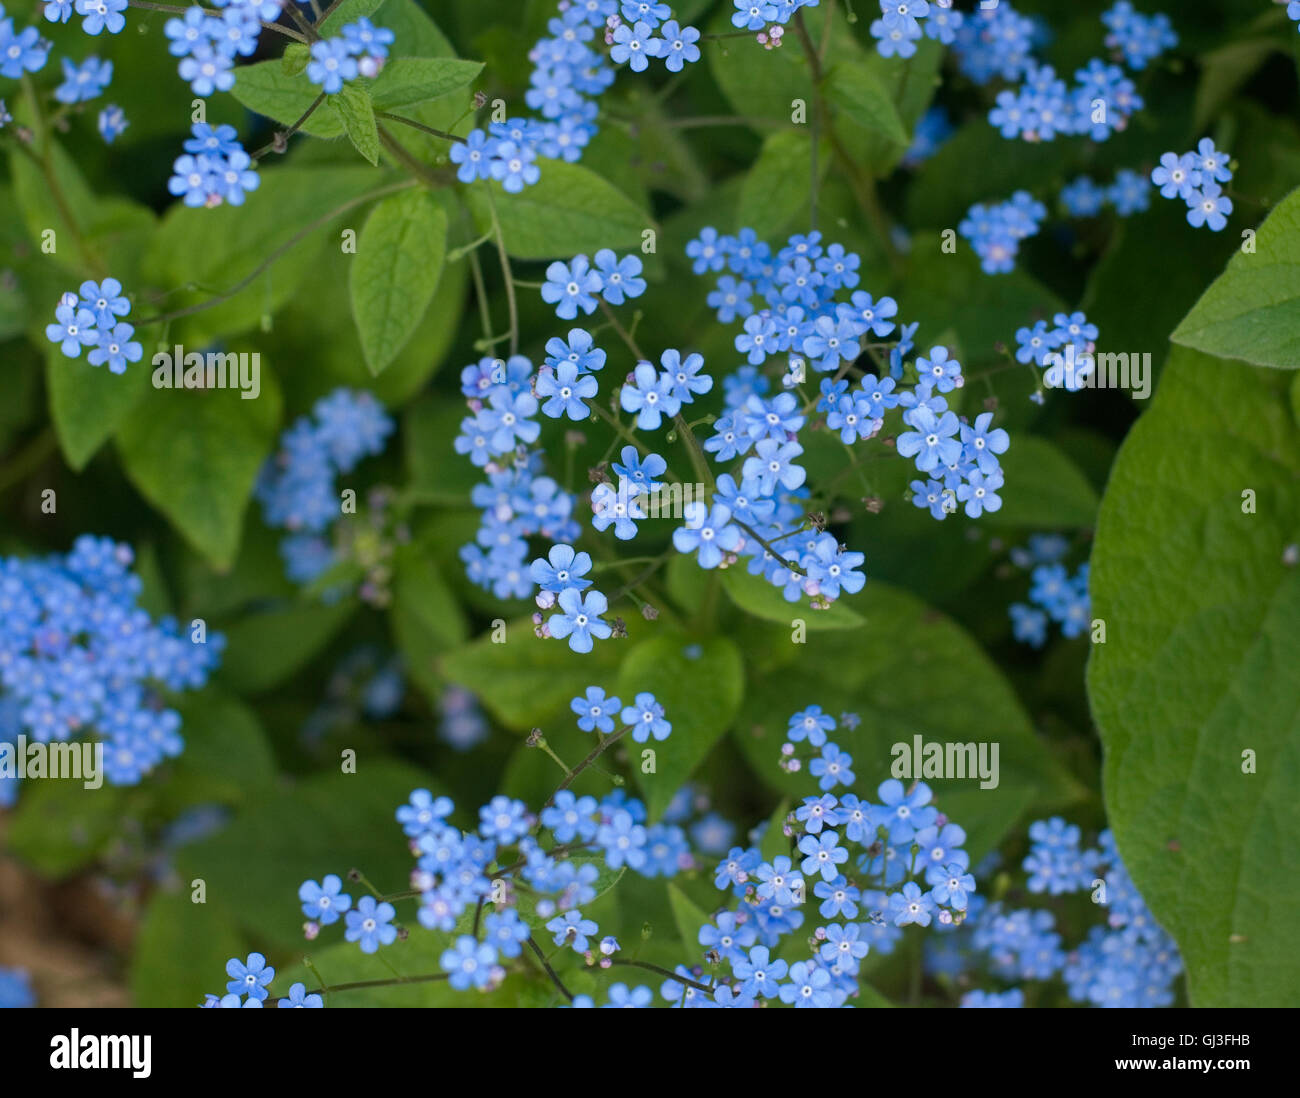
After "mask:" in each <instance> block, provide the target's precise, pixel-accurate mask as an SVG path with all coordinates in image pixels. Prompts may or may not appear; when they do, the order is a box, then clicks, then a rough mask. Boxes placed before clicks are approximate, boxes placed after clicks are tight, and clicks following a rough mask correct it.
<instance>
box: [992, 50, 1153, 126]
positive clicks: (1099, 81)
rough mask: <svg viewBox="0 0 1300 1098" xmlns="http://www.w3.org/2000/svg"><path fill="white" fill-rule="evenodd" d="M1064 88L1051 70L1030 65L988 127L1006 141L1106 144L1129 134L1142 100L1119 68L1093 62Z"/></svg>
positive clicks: (1003, 93)
mask: <svg viewBox="0 0 1300 1098" xmlns="http://www.w3.org/2000/svg"><path fill="white" fill-rule="evenodd" d="M1074 79H1075V81H1076V82H1075V84H1074V85H1073V86H1070V85H1067V84H1066V82H1065V81H1064V80H1062V79H1060V78H1059V77H1058V76H1057V75H1056V70H1055V69H1053V68H1052V66H1051V65H1039V64H1037V63H1036V62H1030V63H1029V65H1028V66H1027V68H1026V71H1025V79H1024V83H1022V84H1021V85H1020V87H1019V88H1017V89H1014V90H1012V89H1008V90H1006V91H1001V92H999V93H998V96H997V105H996V106H995V107H994V108H993V109H992V110H991V111H990V112H989V122H990V123H991V124H992V125H993V126H996V127H997V129H998V131H999V132H1000V133H1001V134H1002V136H1003V137H1006V138H1017V137H1019V138H1023V139H1024V140H1025V141H1051V140H1053V139H1055V138H1056V137H1057V135H1058V134H1059V135H1062V136H1070V135H1078V136H1085V135H1086V136H1088V137H1090V138H1092V140H1093V141H1105V140H1106V139H1107V138H1108V137H1110V135H1111V134H1112V133H1119V132H1121V131H1123V130H1124V129H1126V128H1127V126H1128V120H1129V118H1130V117H1131V116H1132V114H1133V112H1134V111H1138V110H1141V109H1142V106H1143V100H1142V97H1141V96H1140V95H1138V94H1137V89H1136V87H1135V86H1134V84H1133V81H1132V80H1130V79H1128V77H1126V76H1125V75H1124V72H1123V70H1122V69H1120V68H1119V66H1118V65H1110V64H1107V63H1106V62H1105V61H1102V60H1100V59H1098V58H1095V57H1094V58H1093V59H1092V60H1091V61H1089V62H1088V64H1087V66H1086V67H1084V68H1081V69H1079V70H1077V71H1076V72H1075V74H1074Z"/></svg>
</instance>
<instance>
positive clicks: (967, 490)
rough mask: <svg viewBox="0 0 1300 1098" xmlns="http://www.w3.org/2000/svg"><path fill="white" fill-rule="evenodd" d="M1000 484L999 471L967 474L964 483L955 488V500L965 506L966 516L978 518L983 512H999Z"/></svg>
mask: <svg viewBox="0 0 1300 1098" xmlns="http://www.w3.org/2000/svg"><path fill="white" fill-rule="evenodd" d="M1002 482H1003V480H1002V470H1000V469H994V470H993V472H991V473H987V474H986V473H981V472H978V471H975V470H973V471H971V472H970V473H968V474H967V475H966V483H965V484H960V485H958V486H957V498H958V499H959V500H960V501H961V502H962V503H964V504H965V505H966V516H967V517H968V518H979V517H980V515H982V514H983V513H984V512H985V511H988V512H989V513H992V512H994V511H1000V510H1001V509H1002V498H1001V497H1000V496H999V495H998V494H997V493H998V489H999V488H1001V487H1002Z"/></svg>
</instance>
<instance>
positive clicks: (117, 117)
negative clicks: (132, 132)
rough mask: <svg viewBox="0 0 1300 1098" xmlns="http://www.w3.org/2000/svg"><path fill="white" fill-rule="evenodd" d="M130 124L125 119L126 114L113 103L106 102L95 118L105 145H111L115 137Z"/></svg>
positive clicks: (119, 135) (120, 134)
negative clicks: (106, 104)
mask: <svg viewBox="0 0 1300 1098" xmlns="http://www.w3.org/2000/svg"><path fill="white" fill-rule="evenodd" d="M130 124H131V123H130V122H128V121H127V119H126V115H125V114H124V113H123V112H122V108H121V107H119V106H117V105H116V104H114V103H110V104H108V106H106V107H105V108H104V109H103V110H102V111H100V112H99V117H98V118H97V119H96V120H95V126H96V128H97V129H98V130H99V136H100V137H102V138H103V139H104V144H106V145H111V144H112V143H113V142H114V141H115V140H117V138H119V137H121V136H122V134H123V133H124V132H125V130H126V128H127V126H129V125H130Z"/></svg>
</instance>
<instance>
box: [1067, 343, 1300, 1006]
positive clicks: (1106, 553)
mask: <svg viewBox="0 0 1300 1098" xmlns="http://www.w3.org/2000/svg"><path fill="white" fill-rule="evenodd" d="M1284 381H1289V379H1284V378H1282V377H1278V376H1276V375H1270V374H1269V373H1267V372H1266V371H1262V370H1257V369H1253V368H1250V367H1246V366H1241V365H1235V364H1232V363H1228V362H1223V361H1221V360H1217V359H1213V358H1209V357H1207V356H1204V355H1199V354H1196V353H1193V352H1189V351H1186V350H1176V351H1175V352H1174V354H1172V355H1171V356H1170V359H1169V363H1168V365H1167V366H1166V368H1165V373H1164V376H1163V378H1162V379H1161V382H1160V388H1159V390H1158V392H1157V393H1156V397H1155V399H1154V401H1153V402H1152V405H1151V407H1150V409H1149V410H1148V411H1147V412H1146V413H1145V414H1144V415H1143V416H1142V418H1141V419H1140V420H1138V422H1137V424H1136V426H1135V427H1134V428H1133V431H1132V433H1131V434H1130V435H1129V437H1128V439H1127V441H1126V442H1125V443H1124V445H1123V447H1122V448H1121V450H1120V453H1119V456H1118V458H1117V459H1116V462H1115V467H1114V471H1113V473H1112V475H1111V479H1110V483H1109V486H1108V488H1107V491H1106V495H1105V497H1104V498H1103V500H1102V505H1101V513H1100V516H1099V518H1098V523H1097V538H1096V544H1095V547H1094V549H1093V553H1092V573H1091V587H1092V599H1093V616H1094V617H1095V618H1100V619H1102V620H1104V621H1105V622H1106V643H1105V644H1099V645H1096V646H1095V647H1094V650H1093V656H1092V660H1091V662H1090V664H1089V667H1088V692H1089V696H1090V698H1091V702H1092V707H1093V713H1094V715H1095V718H1096V721H1097V724H1098V727H1099V729H1100V732H1101V737H1102V742H1103V744H1104V746H1105V749H1106V757H1105V778H1104V789H1105V794H1106V806H1107V811H1108V816H1109V820H1110V824H1111V827H1112V828H1113V829H1114V831H1115V836H1116V840H1117V842H1118V845H1119V850H1120V853H1121V854H1122V855H1123V857H1124V860H1125V864H1126V865H1127V866H1128V868H1129V870H1130V872H1131V873H1132V876H1133V880H1134V882H1135V883H1136V885H1137V887H1138V889H1139V890H1140V891H1141V893H1142V896H1143V898H1144V899H1145V900H1146V901H1147V903H1148V904H1149V905H1150V907H1151V910H1152V912H1153V913H1154V914H1155V916H1156V918H1157V919H1158V920H1159V921H1160V922H1161V924H1162V925H1164V927H1165V928H1166V929H1167V930H1169V931H1170V933H1172V934H1173V935H1174V937H1175V938H1176V939H1177V940H1178V944H1179V947H1180V949H1181V951H1182V954H1183V958H1184V960H1185V962H1186V964H1187V972H1188V990H1189V993H1190V995H1191V998H1192V1001H1193V1002H1194V1003H1196V1004H1197V1005H1202V1006H1281V1005H1288V1006H1295V1005H1298V1004H1300V954H1297V953H1296V951H1295V949H1294V948H1292V942H1293V939H1294V936H1295V915H1294V912H1295V910H1296V908H1297V905H1298V904H1300V885H1297V880H1300V853H1298V852H1300V808H1298V807H1297V805H1298V802H1297V800H1296V790H1297V789H1298V788H1300V716H1298V715H1297V714H1300V679H1298V678H1297V676H1296V674H1295V669H1296V666H1297V664H1298V663H1300V573H1297V571H1296V568H1295V567H1294V565H1288V564H1286V563H1285V562H1284V560H1283V556H1284V553H1285V551H1286V549H1287V546H1289V545H1294V544H1295V543H1296V542H1297V541H1298V540H1300V432H1298V431H1297V424H1296V421H1295V419H1294V416H1293V414H1292V413H1291V412H1290V410H1289V409H1288V406H1287V401H1286V396H1285V393H1284V391H1283V383H1284ZM1247 491H1249V492H1251V493H1253V494H1254V495H1253V497H1252V496H1246V495H1245V493H1246V492H1247ZM1252 498H1253V500H1254V504H1253V508H1252V507H1251V506H1249V500H1251V499H1252ZM1248 512H1253V513H1248ZM1247 751H1249V752H1252V753H1253V755H1252V756H1250V757H1253V758H1254V759H1255V760H1256V766H1257V768H1258V772H1257V773H1247V772H1245V770H1246V769H1249V768H1247V767H1246V766H1245V763H1244V762H1243V759H1244V758H1245V757H1246V756H1244V753H1245V752H1247Z"/></svg>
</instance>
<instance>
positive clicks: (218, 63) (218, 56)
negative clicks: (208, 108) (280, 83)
mask: <svg viewBox="0 0 1300 1098" xmlns="http://www.w3.org/2000/svg"><path fill="white" fill-rule="evenodd" d="M77 2H78V3H80V2H81V0H77ZM317 45H323V43H320V42H318V43H317ZM177 71H178V72H179V73H180V77H181V79H182V80H187V81H189V85H190V90H191V91H193V92H194V94H195V95H197V96H199V97H201V98H203V99H207V98H208V97H209V96H210V95H212V94H213V93H214V92H219V91H223V92H225V91H230V89H231V88H233V87H234V86H235V73H234V71H233V68H232V63H231V60H230V58H229V57H227V56H226V55H225V54H222V53H217V52H215V51H214V50H213V49H211V48H210V47H208V46H199V47H196V48H195V49H194V51H193V52H192V53H191V54H190V56H189V57H186V58H184V59H183V60H182V61H181V63H180V65H179V66H177Z"/></svg>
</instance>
